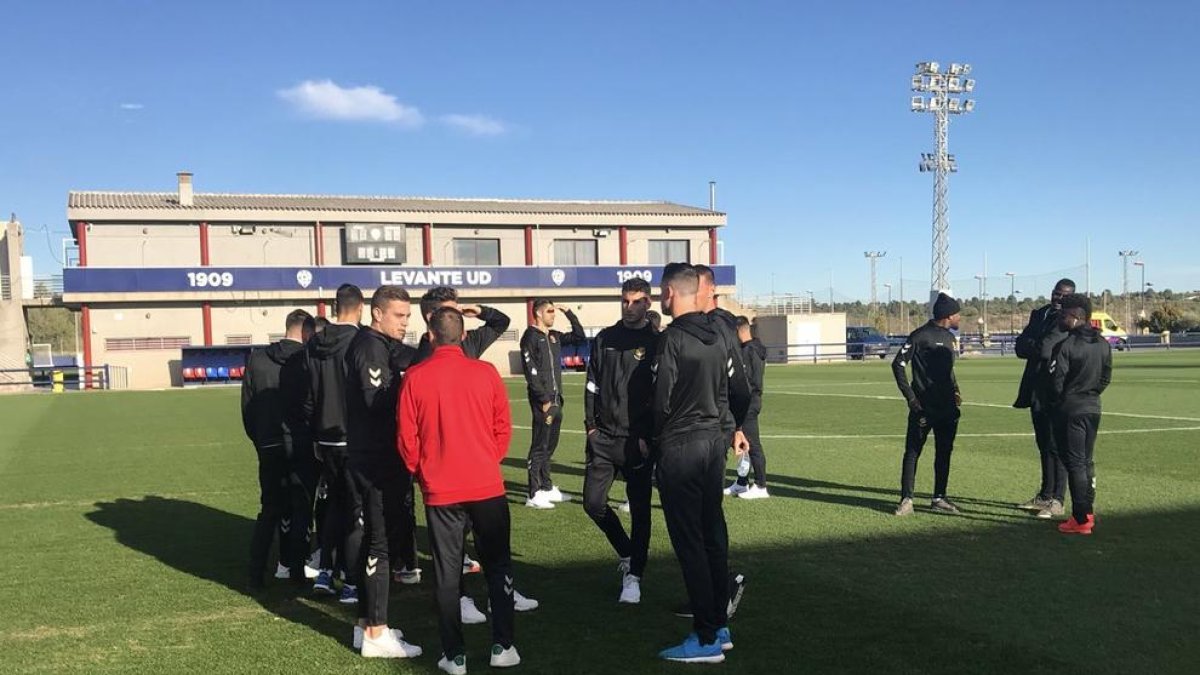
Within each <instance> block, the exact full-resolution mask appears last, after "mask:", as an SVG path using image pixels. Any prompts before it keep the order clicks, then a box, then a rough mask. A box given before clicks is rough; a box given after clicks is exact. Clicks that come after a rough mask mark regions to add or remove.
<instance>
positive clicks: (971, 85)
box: [963, 80, 975, 94]
mask: <svg viewBox="0 0 1200 675" xmlns="http://www.w3.org/2000/svg"><path fill="white" fill-rule="evenodd" d="M963 91H965V92H967V93H968V94H969V93H971V92H973V91H975V80H963Z"/></svg>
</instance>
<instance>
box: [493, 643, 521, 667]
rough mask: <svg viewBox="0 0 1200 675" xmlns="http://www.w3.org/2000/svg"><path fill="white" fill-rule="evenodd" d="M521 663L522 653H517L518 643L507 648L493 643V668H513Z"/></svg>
mask: <svg viewBox="0 0 1200 675" xmlns="http://www.w3.org/2000/svg"><path fill="white" fill-rule="evenodd" d="M519 665H521V655H520V654H518V653H517V647H516V645H513V646H512V647H509V648H508V649H505V648H504V647H501V646H500V645H492V661H491V666H492V667H493V668H512V667H513V666H519Z"/></svg>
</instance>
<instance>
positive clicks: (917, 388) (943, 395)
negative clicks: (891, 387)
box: [892, 321, 958, 418]
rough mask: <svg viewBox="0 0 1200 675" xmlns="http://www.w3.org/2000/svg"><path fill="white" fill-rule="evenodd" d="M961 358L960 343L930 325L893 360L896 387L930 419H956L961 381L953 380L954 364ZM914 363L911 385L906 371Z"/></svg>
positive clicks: (908, 340)
mask: <svg viewBox="0 0 1200 675" xmlns="http://www.w3.org/2000/svg"><path fill="white" fill-rule="evenodd" d="M957 356H958V339H957V338H955V337H954V333H951V332H950V330H949V329H947V328H942V327H941V326H939V325H937V324H936V323H934V322H932V321H930V322H929V323H927V324H925V325H924V326H921V327H920V328H918V329H916V330H915V331H913V332H912V334H911V335H909V336H908V339H907V340H905V341H904V346H902V347H901V348H900V351H899V352H897V353H896V358H895V359H893V360H892V374H893V375H894V376H895V377H896V386H897V387H899V388H900V393H901V394H903V395H904V400H906V401H908V402H909V405H911V404H912V402H913V401H919V402H920V403H921V408H922V409H924V410H925V412H927V413H929V414H930V415H933V416H936V417H940V418H948V417H957V413H958V405H957V403H956V402H955V400H954V396H955V394H957V393H958V380H957V379H956V378H955V377H954V360H955V359H956V358H957ZM910 362H911V363H912V370H913V374H912V384H909V382H908V372H907V371H906V370H905V369H906V368H907V367H908V364H909V363H910Z"/></svg>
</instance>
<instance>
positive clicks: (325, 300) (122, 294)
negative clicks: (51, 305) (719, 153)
mask: <svg viewBox="0 0 1200 675" xmlns="http://www.w3.org/2000/svg"><path fill="white" fill-rule="evenodd" d="M177 178H178V182H177V188H176V190H175V191H174V192H90V191H89V192H71V193H70V194H69V197H68V204H67V218H68V220H69V221H70V225H71V230H72V233H73V235H74V238H75V242H76V244H77V246H78V261H77V264H75V265H73V266H69V267H68V268H66V269H64V272H63V296H62V299H63V302H64V304H66V305H68V306H70V307H73V308H75V307H77V308H78V309H79V310H80V323H81V333H82V352H83V361H84V365H85V366H86V367H89V368H91V367H98V366H100V365H109V366H120V367H123V368H125V369H127V371H126V374H127V377H128V383H129V386H130V387H131V388H137V389H145V388H157V387H167V386H178V385H181V384H184V379H185V378H184V373H183V367H182V365H181V354H182V351H183V348H184V347H189V346H198V345H203V346H221V345H234V346H237V345H250V344H263V343H267V342H271V341H274V340H277V339H279V338H280V337H281V335H282V333H283V322H284V317H285V316H286V315H287V313H288V312H290V311H291V310H293V309H295V308H303V309H307V310H309V311H310V312H312V313H313V314H314V315H317V316H326V315H328V314H329V311H330V310H331V307H332V298H333V295H334V291H335V290H336V288H337V287H338V286H339V285H340V284H342V283H346V282H349V283H353V284H356V285H358V286H359V287H361V288H362V289H363V291H364V293H366V294H367V295H368V296H369V295H370V293H371V292H372V291H373V290H374V289H375V288H376V287H378V286H380V285H382V284H398V285H401V286H404V287H405V288H407V289H408V290H409V292H410V293H412V294H413V295H414V296H415V297H414V299H415V298H416V297H419V296H420V295H421V293H423V292H424V291H425V290H426V289H428V288H431V287H433V286H441V285H446V286H453V287H455V288H458V289H459V292H460V295H461V297H462V299H463V301H465V302H468V303H479V304H485V305H491V306H493V307H496V308H498V309H500V310H501V311H503V312H505V313H506V314H508V315H509V316H510V317H512V320H513V321H512V325H511V328H510V330H509V332H508V333H507V334H506V335H505V336H504V337H503V338H502V339H501V340H500V341H499V342H498V343H497V344H496V345H495V346H494V347H492V349H491V350H489V352H488V355H487V356H488V358H489V359H490V360H491V361H492V362H493V363H495V364H496V365H497V366H498V367H499V368H500V370H501V373H503V374H512V373H516V372H519V367H520V359H519V354H518V341H519V338H520V333H521V331H523V330H524V329H525V327H526V326H527V325H528V322H529V318H530V314H531V309H532V305H533V300H534V299H535V298H538V297H548V298H550V299H552V300H554V301H555V302H557V303H559V304H560V305H564V306H567V307H570V308H572V309H574V310H575V311H576V312H577V313H578V315H579V318H580V320H581V321H582V323H583V324H584V326H585V327H586V328H587V329H588V332H589V334H594V333H595V331H597V330H599V328H601V327H603V326H607V325H610V324H612V323H613V322H615V321H616V320H617V319H618V318H619V311H618V307H617V303H616V301H615V299H616V297H617V291H618V289H619V287H620V285H621V283H622V282H623V281H624V280H626V279H628V278H630V277H632V276H641V277H643V278H646V279H647V280H649V281H650V283H651V285H652V286H655V287H657V284H658V274H659V272H660V270H661V267H662V265H663V264H664V263H666V262H670V261H677V260H683V261H690V262H695V263H699V262H703V263H706V264H711V265H713V266H714V268H715V270H716V274H717V282H718V285H719V286H720V292H721V293H722V294H732V292H733V290H734V288H733V286H734V284H735V282H736V276H735V270H734V268H733V267H728V266H721V265H717V262H718V259H719V255H718V252H719V249H720V246H719V240H718V232H719V228H721V227H724V226H725V224H726V217H725V214H723V213H719V212H716V211H715V210H710V209H704V208H698V207H692V206H684V205H680V204H673V203H670V202H654V201H538V200H500V199H428V198H408V197H349V196H313V195H258V194H208V193H197V192H193V184H192V175H191V174H188V173H180V174H178V176H177ZM417 314H419V312H417V311H416V307H415V305H414V318H413V321H412V323H411V324H410V327H409V337H408V339H409V340H411V341H413V342H415V341H416V339H417V338H418V337H419V336H420V334H421V333H422V332H424V322H423V321H422V320H421V318H420V317H419V316H416V315H417ZM560 321H562V322H563V324H562V325H561V326H559V328H560V329H563V330H566V329H567V328H566V322H565V319H560Z"/></svg>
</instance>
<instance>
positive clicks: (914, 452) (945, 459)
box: [900, 410, 958, 499]
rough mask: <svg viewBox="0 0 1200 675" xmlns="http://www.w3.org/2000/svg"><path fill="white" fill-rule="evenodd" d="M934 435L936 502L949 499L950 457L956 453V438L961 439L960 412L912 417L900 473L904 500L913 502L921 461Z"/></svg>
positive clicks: (917, 414) (919, 414)
mask: <svg viewBox="0 0 1200 675" xmlns="http://www.w3.org/2000/svg"><path fill="white" fill-rule="evenodd" d="M930 431H932V432H933V437H934V451H935V454H934V456H933V498H934V499H939V498H941V497H945V496H946V485H947V484H948V483H949V481H950V454H951V453H952V452H954V437H955V436H957V435H958V411H957V410H955V411H954V412H953V413H952V414H947V415H943V416H935V415H931V414H929V413H928V412H922V413H915V412H911V411H910V412H909V414H908V433H907V434H906V436H905V441H904V462H903V466H902V468H901V471H900V497H901V499H911V498H912V496H913V490H914V485H915V483H916V480H917V460H918V459H920V458H921V451H922V450H924V449H925V441H926V440H927V439H928V438H929V432H930Z"/></svg>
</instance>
